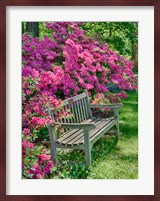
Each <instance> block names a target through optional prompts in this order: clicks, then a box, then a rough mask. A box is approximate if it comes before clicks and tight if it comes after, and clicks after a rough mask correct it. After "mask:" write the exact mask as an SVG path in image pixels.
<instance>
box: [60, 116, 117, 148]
mask: <svg viewBox="0 0 160 201" xmlns="http://www.w3.org/2000/svg"><path fill="white" fill-rule="evenodd" d="M113 120H114V118H108V119H107V120H106V119H104V118H93V119H89V120H87V121H85V123H94V124H95V125H96V128H95V129H92V130H90V139H93V138H94V136H96V135H97V133H98V132H101V130H103V129H104V128H105V127H106V126H107V125H108V124H109V123H110V122H112V121H113ZM57 142H58V143H60V144H66V145H75V144H83V143H84V131H83V129H72V130H69V131H67V132H66V133H64V134H63V136H61V137H60V138H59V139H58V140H57Z"/></svg>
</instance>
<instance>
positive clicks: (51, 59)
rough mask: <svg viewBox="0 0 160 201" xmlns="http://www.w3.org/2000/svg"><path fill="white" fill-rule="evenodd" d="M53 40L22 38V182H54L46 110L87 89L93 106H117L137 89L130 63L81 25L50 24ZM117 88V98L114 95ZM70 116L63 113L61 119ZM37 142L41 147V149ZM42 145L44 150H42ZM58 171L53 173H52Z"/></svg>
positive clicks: (71, 23)
mask: <svg viewBox="0 0 160 201" xmlns="http://www.w3.org/2000/svg"><path fill="white" fill-rule="evenodd" d="M46 28H47V29H48V30H49V31H48V33H50V34H51V33H52V37H48V36H44V37H43V38H33V37H32V36H29V35H27V34H24V35H23V36H22V42H23V46H22V129H23V130H22V132H23V135H22V136H23V137H22V138H23V140H22V151H23V163H22V168H23V177H24V178H39V179H40V178H51V177H52V175H53V174H55V163H54V161H52V160H51V156H50V151H49V147H48V145H45V144H43V143H42V141H45V140H46V141H47V140H48V139H49V138H48V131H47V126H48V124H50V123H53V122H52V120H51V118H50V117H49V115H48V110H47V109H48V108H49V107H54V108H58V107H59V106H60V105H61V103H62V100H63V99H65V98H69V97H72V96H74V95H77V94H79V93H81V92H83V91H84V89H87V90H88V92H89V95H90V100H91V102H92V103H114V102H119V101H121V100H122V99H124V98H126V97H127V95H126V91H127V90H135V89H137V80H136V77H135V75H134V73H133V71H132V69H133V67H134V64H133V62H132V61H129V60H127V59H126V58H124V57H122V56H121V55H120V54H119V53H118V52H115V51H113V50H111V49H109V47H108V45H107V44H105V43H103V42H99V41H98V40H96V39H93V38H90V37H88V36H87V35H86V32H85V30H83V29H82V23H80V22H78V23H75V22H54V23H49V22H47V23H46ZM112 84H113V85H116V87H117V88H118V89H119V92H118V93H113V92H112V90H110V86H111V85H112ZM67 115H68V117H70V116H71V114H70V113H69V112H68V111H65V110H62V111H61V112H60V113H58V118H59V119H60V118H62V117H66V116H67ZM38 143H39V144H38ZM40 144H41V145H40ZM53 172H54V173H53Z"/></svg>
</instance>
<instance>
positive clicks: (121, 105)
mask: <svg viewBox="0 0 160 201" xmlns="http://www.w3.org/2000/svg"><path fill="white" fill-rule="evenodd" d="M89 107H90V108H101V109H104V108H117V109H118V108H121V107H123V104H122V103H115V104H106V105H97V104H90V105H89Z"/></svg>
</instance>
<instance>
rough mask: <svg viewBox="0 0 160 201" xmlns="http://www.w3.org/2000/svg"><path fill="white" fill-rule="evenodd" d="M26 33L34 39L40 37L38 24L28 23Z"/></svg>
mask: <svg viewBox="0 0 160 201" xmlns="http://www.w3.org/2000/svg"><path fill="white" fill-rule="evenodd" d="M26 31H27V32H28V33H30V34H31V35H32V36H33V37H34V38H36V37H39V26H38V22H26Z"/></svg>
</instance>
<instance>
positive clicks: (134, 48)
mask: <svg viewBox="0 0 160 201" xmlns="http://www.w3.org/2000/svg"><path fill="white" fill-rule="evenodd" d="M132 60H133V61H134V69H135V70H136V71H138V45H137V44H135V43H132Z"/></svg>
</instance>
